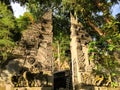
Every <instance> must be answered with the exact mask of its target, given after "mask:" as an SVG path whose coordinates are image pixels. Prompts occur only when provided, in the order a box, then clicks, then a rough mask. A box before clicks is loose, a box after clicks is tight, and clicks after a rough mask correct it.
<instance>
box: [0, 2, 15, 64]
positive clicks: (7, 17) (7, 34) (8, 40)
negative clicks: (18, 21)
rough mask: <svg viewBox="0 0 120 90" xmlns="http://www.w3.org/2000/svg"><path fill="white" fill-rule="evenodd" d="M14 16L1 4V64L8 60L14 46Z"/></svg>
mask: <svg viewBox="0 0 120 90" xmlns="http://www.w3.org/2000/svg"><path fill="white" fill-rule="evenodd" d="M14 28H15V24H14V16H13V14H12V12H11V11H10V10H8V8H7V6H6V5H5V4H4V3H1V2H0V63H2V62H3V61H4V60H6V59H7V56H8V54H9V53H11V49H12V47H13V46H14V41H13V39H12V36H13V35H12V33H11V32H12V30H14Z"/></svg>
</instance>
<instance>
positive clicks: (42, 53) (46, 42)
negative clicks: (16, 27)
mask: <svg viewBox="0 0 120 90" xmlns="http://www.w3.org/2000/svg"><path fill="white" fill-rule="evenodd" d="M52 39H53V32H52V11H51V10H50V11H48V12H46V13H45V14H44V15H43V16H42V17H41V18H40V20H39V22H37V23H35V24H33V25H31V26H28V29H27V30H24V31H23V32H22V37H21V40H20V41H19V42H18V43H17V46H16V47H15V48H14V50H13V54H14V59H12V60H9V62H8V63H7V64H6V65H5V67H4V69H3V70H2V71H1V77H0V79H1V80H3V81H5V82H6V83H7V84H11V82H12V80H13V79H15V78H13V77H12V76H14V77H19V76H20V77H22V78H24V79H25V78H26V79H27V78H28V76H27V75H28V73H29V74H30V75H33V79H34V80H31V81H35V82H34V83H37V82H38V84H37V85H36V84H34V85H31V86H37V87H38V86H42V87H45V86H52V58H53V57H52ZM38 75H40V76H38ZM38 77H41V81H40V78H38ZM43 78H44V80H43ZM11 79H12V80H11ZM24 79H23V81H22V80H21V81H19V80H17V81H19V83H24V84H21V85H17V84H16V86H27V84H26V82H25V80H24ZM14 83H16V82H14ZM31 83H33V82H31ZM41 83H42V84H41Z"/></svg>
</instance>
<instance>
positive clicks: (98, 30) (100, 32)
mask: <svg viewBox="0 0 120 90" xmlns="http://www.w3.org/2000/svg"><path fill="white" fill-rule="evenodd" d="M87 23H88V24H89V25H90V26H91V27H92V28H93V29H94V30H95V31H96V32H98V34H99V35H100V36H104V33H103V32H102V30H101V29H99V28H98V27H97V26H96V25H95V24H93V23H92V22H91V21H90V20H88V21H87Z"/></svg>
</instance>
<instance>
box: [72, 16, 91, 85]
mask: <svg viewBox="0 0 120 90" xmlns="http://www.w3.org/2000/svg"><path fill="white" fill-rule="evenodd" d="M91 40H92V38H91V37H90V35H89V34H88V33H87V32H86V31H85V29H84V28H83V25H82V24H81V23H78V20H77V19H75V18H74V16H73V15H72V14H71V43H70V46H71V59H72V73H73V76H72V78H73V83H74V85H73V87H75V85H78V84H85V85H92V84H93V80H92V79H93V77H92V75H91V72H92V68H93V63H92V62H91V61H89V59H88V57H89V56H88V44H89V42H90V41H91Z"/></svg>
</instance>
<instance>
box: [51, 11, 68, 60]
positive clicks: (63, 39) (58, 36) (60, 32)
mask: <svg viewBox="0 0 120 90" xmlns="http://www.w3.org/2000/svg"><path fill="white" fill-rule="evenodd" d="M68 17H69V16H68V13H62V12H61V10H60V9H59V10H58V12H56V13H55V15H54V17H53V41H54V42H53V47H54V49H55V51H54V54H55V58H56V59H57V58H58V44H59V48H60V52H59V53H60V59H61V62H64V61H65V60H66V61H69V60H70V51H69V50H70V30H69V28H70V27H69V26H70V24H69V18H68Z"/></svg>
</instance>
